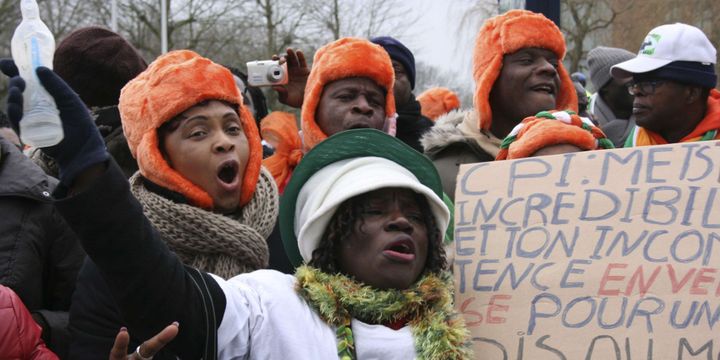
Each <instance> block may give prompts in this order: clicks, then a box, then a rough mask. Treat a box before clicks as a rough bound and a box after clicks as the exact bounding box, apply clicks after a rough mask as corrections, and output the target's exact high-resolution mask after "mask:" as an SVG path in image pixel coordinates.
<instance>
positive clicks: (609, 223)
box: [455, 142, 720, 360]
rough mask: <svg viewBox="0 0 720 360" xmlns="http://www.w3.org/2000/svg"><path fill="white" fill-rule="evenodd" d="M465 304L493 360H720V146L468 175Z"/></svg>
mask: <svg viewBox="0 0 720 360" xmlns="http://www.w3.org/2000/svg"><path fill="white" fill-rule="evenodd" d="M455 251H456V255H455V279H456V295H457V298H456V304H457V307H458V308H459V309H460V311H461V312H462V313H463V315H464V317H465V320H466V322H467V324H468V326H469V327H470V329H471V331H472V334H473V346H474V348H475V352H476V356H477V357H478V358H483V359H491V360H492V359H521V358H525V359H643V360H645V359H691V358H698V359H717V358H718V357H719V356H720V271H719V269H720V142H697V143H688V144H676V145H666V146H656V147H644V148H634V149H619V150H611V151H595V152H580V153H571V154H565V155H559V156H552V157H537V158H527V159H520V160H515V161H502V162H492V163H480V164H468V165H463V166H462V168H461V171H460V174H459V175H458V185H457V189H456V203H455Z"/></svg>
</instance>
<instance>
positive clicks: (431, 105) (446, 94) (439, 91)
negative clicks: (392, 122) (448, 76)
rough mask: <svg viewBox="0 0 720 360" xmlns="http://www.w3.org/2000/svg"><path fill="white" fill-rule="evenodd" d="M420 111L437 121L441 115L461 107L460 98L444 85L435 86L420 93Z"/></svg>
mask: <svg viewBox="0 0 720 360" xmlns="http://www.w3.org/2000/svg"><path fill="white" fill-rule="evenodd" d="M417 101H418V102H419V103H420V112H421V113H422V114H423V116H425V117H427V118H429V119H430V120H432V121H435V119H437V118H438V117H440V116H441V115H445V114H447V113H449V112H450V111H453V110H455V109H458V108H459V107H460V99H459V98H458V96H457V94H455V93H454V92H453V91H452V90H450V89H448V88H444V87H434V88H430V89H427V90H425V91H423V93H422V94H420V95H418V97H417Z"/></svg>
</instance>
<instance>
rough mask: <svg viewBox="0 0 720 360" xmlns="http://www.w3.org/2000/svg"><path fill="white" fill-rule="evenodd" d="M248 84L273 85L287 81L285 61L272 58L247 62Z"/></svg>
mask: <svg viewBox="0 0 720 360" xmlns="http://www.w3.org/2000/svg"><path fill="white" fill-rule="evenodd" d="M247 74H248V84H250V86H273V85H284V84H287V83H288V73H287V63H283V64H282V65H281V64H280V62H279V61H274V60H259V61H250V62H248V63H247Z"/></svg>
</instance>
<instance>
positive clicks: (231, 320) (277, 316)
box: [215, 270, 416, 360]
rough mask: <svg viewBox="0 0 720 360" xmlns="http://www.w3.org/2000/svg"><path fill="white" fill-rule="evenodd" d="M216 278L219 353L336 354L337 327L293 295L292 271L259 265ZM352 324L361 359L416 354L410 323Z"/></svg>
mask: <svg viewBox="0 0 720 360" xmlns="http://www.w3.org/2000/svg"><path fill="white" fill-rule="evenodd" d="M215 280H216V281H217V282H218V284H220V287H221V288H222V290H223V292H224V293H225V297H226V299H227V305H226V307H225V313H224V315H223V318H222V321H221V323H220V327H219V328H218V358H219V359H253V360H254V359H298V360H303V359H308V360H310V359H312V360H317V359H333V360H336V359H337V358H338V355H337V341H336V337H335V328H332V327H330V326H328V325H327V324H326V323H325V322H324V321H323V320H322V319H320V317H319V316H318V315H317V314H316V313H315V311H314V310H313V309H311V308H310V307H309V306H308V305H307V303H306V302H305V300H304V299H302V298H301V297H299V296H298V295H297V293H296V292H295V283H296V279H295V277H294V276H292V275H287V274H283V273H280V272H277V271H274V270H258V271H254V272H252V273H247V274H242V275H238V276H236V277H234V278H232V279H230V280H227V281H226V280H223V279H221V278H218V277H215ZM352 330H353V335H354V339H355V353H356V355H357V358H358V359H359V360H369V359H378V360H379V359H415V357H416V354H415V342H414V339H413V336H412V332H411V329H410V327H408V326H405V327H403V328H401V329H399V330H393V329H390V328H388V327H385V326H382V325H370V324H366V323H363V322H361V321H359V320H355V319H353V320H352Z"/></svg>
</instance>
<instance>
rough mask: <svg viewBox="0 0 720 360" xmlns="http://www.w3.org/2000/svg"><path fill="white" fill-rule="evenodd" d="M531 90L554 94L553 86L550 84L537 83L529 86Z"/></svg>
mask: <svg viewBox="0 0 720 360" xmlns="http://www.w3.org/2000/svg"><path fill="white" fill-rule="evenodd" d="M530 90H532V91H537V92H542V93H546V94H549V95H555V86H553V85H550V84H539V85H535V86H533V87H531V88H530Z"/></svg>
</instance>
